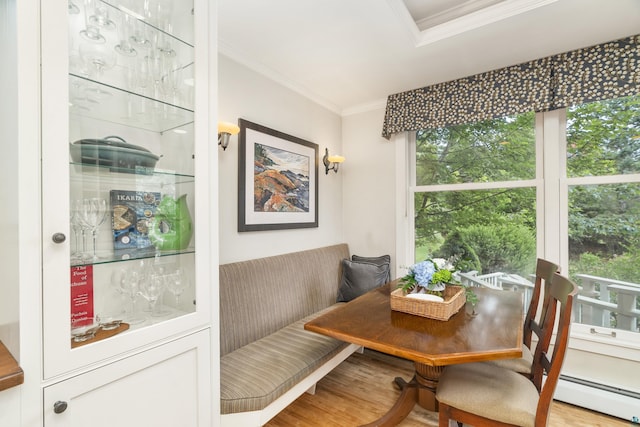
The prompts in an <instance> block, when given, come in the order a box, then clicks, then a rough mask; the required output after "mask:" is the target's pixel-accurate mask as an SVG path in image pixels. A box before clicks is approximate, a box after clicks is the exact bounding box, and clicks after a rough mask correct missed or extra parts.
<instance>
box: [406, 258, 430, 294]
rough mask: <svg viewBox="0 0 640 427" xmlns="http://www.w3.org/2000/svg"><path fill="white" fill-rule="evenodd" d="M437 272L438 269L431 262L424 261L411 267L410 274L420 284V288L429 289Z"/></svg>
mask: <svg viewBox="0 0 640 427" xmlns="http://www.w3.org/2000/svg"><path fill="white" fill-rule="evenodd" d="M435 272H436V267H435V266H434V265H433V263H432V262H431V261H422V262H419V263H417V264H414V265H413V266H411V271H410V274H413V277H414V278H415V279H416V282H418V286H422V287H423V288H427V287H428V286H429V282H431V277H433V273H435Z"/></svg>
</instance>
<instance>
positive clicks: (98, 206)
mask: <svg viewBox="0 0 640 427" xmlns="http://www.w3.org/2000/svg"><path fill="white" fill-rule="evenodd" d="M80 215H81V219H82V222H84V223H85V224H86V226H87V227H88V228H89V230H90V231H91V237H92V239H93V258H92V259H93V261H97V260H98V259H99V257H98V255H97V254H96V240H97V238H98V228H99V227H100V226H101V225H102V223H104V221H105V219H106V218H107V202H106V200H104V199H98V198H90V199H84V200H82V210H81V211H80Z"/></svg>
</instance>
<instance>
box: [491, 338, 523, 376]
mask: <svg viewBox="0 0 640 427" xmlns="http://www.w3.org/2000/svg"><path fill="white" fill-rule="evenodd" d="M486 363H490V364H492V365H494V366H499V367H500V368H505V369H509V370H511V371H514V372H517V373H519V374H526V375H531V365H533V353H531V350H529V347H527V346H526V345H524V344H522V357H521V358H519V359H499V360H492V361H490V362H486Z"/></svg>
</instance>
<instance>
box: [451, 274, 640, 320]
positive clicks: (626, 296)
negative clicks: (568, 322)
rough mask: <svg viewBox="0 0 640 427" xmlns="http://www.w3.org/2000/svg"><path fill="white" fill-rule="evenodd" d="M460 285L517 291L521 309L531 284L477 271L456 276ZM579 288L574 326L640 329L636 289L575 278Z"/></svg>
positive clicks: (585, 277)
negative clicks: (520, 298)
mask: <svg viewBox="0 0 640 427" xmlns="http://www.w3.org/2000/svg"><path fill="white" fill-rule="evenodd" d="M456 274H457V276H458V280H460V282H461V283H462V284H463V285H466V286H475V287H485V288H491V289H499V290H507V289H508V290H521V291H523V292H524V295H525V298H524V304H525V307H528V306H529V301H530V300H531V293H532V291H533V283H532V282H530V281H529V280H527V279H525V278H523V277H521V276H518V275H517V274H508V273H501V272H497V273H489V274H478V272H477V271H468V272H466V273H460V272H458V273H456ZM575 277H576V279H577V280H576V282H577V285H578V286H579V287H580V291H579V294H578V298H577V301H576V308H575V310H574V313H575V322H577V323H582V324H585V325H593V326H601V327H605V328H613V329H624V330H627V331H634V332H638V331H639V330H638V328H639V327H640V309H639V306H640V303H639V301H640V285H639V284H636V283H630V282H623V281H620V280H614V279H607V278H605V277H597V276H591V275H588V274H576V276H575Z"/></svg>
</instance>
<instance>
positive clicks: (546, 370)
mask: <svg viewBox="0 0 640 427" xmlns="http://www.w3.org/2000/svg"><path fill="white" fill-rule="evenodd" d="M548 293H549V304H548V309H547V312H546V313H545V318H544V320H543V323H542V336H541V338H540V341H539V342H538V345H537V346H536V351H535V353H534V359H533V366H532V374H533V378H532V381H533V383H534V385H535V386H536V388H537V389H538V390H539V391H540V399H539V401H538V408H537V415H536V422H537V423H538V422H540V423H541V424H540V425H546V420H547V419H548V416H549V407H550V405H551V401H552V399H553V393H554V392H555V388H556V385H557V383H558V379H559V378H560V370H561V369H562V364H563V362H564V358H565V354H566V350H567V344H568V342H569V331H570V329H571V310H572V308H573V301H574V298H575V296H576V295H577V294H578V286H576V284H575V283H573V282H572V281H571V280H569V279H568V278H566V277H564V276H561V275H560V274H558V273H555V274H554V275H553V278H552V279H551V281H550V286H549V289H548ZM556 319H557V320H558V322H557V330H556V339H555V341H554V345H553V353H552V354H551V357H549V354H548V351H549V347H550V345H551V338H552V335H553V330H554V326H555V323H556ZM545 374H546V380H545V381H544V384H543V382H542V379H543V376H544V375H545ZM542 421H544V424H542ZM536 425H537V424H536Z"/></svg>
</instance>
